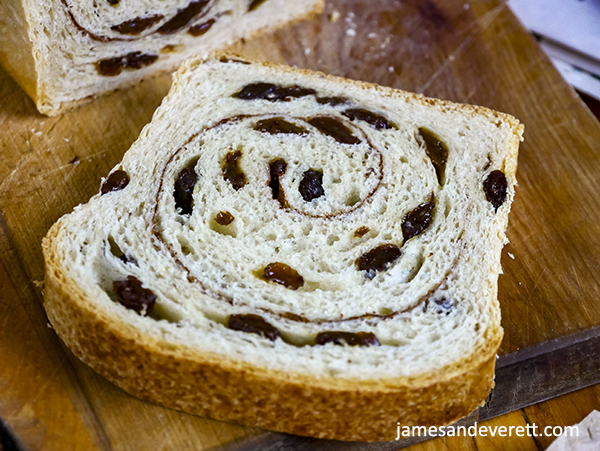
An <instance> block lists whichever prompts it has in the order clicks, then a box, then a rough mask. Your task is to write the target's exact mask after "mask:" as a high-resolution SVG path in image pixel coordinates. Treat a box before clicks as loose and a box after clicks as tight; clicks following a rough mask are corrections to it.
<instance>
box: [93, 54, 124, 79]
mask: <svg viewBox="0 0 600 451" xmlns="http://www.w3.org/2000/svg"><path fill="white" fill-rule="evenodd" d="M96 70H97V71H98V73H99V74H100V75H104V76H105V77H115V76H117V75H119V74H120V73H121V71H122V70H123V66H122V65H121V58H120V57H116V58H108V59H104V60H100V61H98V62H97V63H96Z"/></svg>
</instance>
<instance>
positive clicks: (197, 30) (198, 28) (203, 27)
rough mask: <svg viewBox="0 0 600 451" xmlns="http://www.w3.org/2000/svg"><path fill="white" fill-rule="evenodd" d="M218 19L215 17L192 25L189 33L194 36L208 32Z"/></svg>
mask: <svg viewBox="0 0 600 451" xmlns="http://www.w3.org/2000/svg"><path fill="white" fill-rule="evenodd" d="M216 21H217V20H216V19H214V18H213V19H210V20H207V21H206V22H202V23H199V24H196V25H192V26H191V27H190V29H189V30H188V33H189V34H191V35H192V36H202V35H203V34H206V33H207V32H208V30H210V28H211V27H212V26H213V25H214V24H215V22H216Z"/></svg>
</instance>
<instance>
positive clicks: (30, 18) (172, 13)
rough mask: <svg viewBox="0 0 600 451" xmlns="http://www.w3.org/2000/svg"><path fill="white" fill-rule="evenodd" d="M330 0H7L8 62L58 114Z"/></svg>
mask: <svg viewBox="0 0 600 451" xmlns="http://www.w3.org/2000/svg"><path fill="white" fill-rule="evenodd" d="M323 2H324V0H295V1H294V2H289V1H287V0H144V1H138V0H46V1H43V2H40V1H34V0H2V1H1V2H0V64H2V66H4V68H5V69H6V70H7V72H8V73H9V74H10V75H11V76H12V77H13V78H15V80H17V82H18V83H19V84H20V85H21V86H22V87H23V89H24V90H25V91H26V92H27V94H28V95H29V96H30V97H31V98H32V99H33V100H34V102H35V103H36V105H37V108H38V110H39V111H40V112H41V113H43V114H47V115H50V116H52V115H56V114H58V113H60V112H62V111H64V110H66V109H68V108H72V107H74V106H77V105H79V104H81V103H85V102H88V101H90V100H91V99H92V98H93V97H94V96H97V95H99V94H102V93H106V92H110V91H112V90H115V89H118V88H124V87H126V86H129V85H132V84H135V83H137V82H139V81H140V80H141V79H142V78H145V77H148V76H150V75H153V74H157V73H160V72H168V71H173V70H175V69H176V68H177V66H178V65H179V64H180V63H181V62H182V61H183V60H185V59H187V58H189V57H190V56H192V55H203V56H206V55H208V54H209V53H210V52H213V51H215V50H217V49H224V48H226V47H227V46H229V45H230V44H232V43H234V42H235V41H237V40H239V39H242V38H249V37H251V36H253V35H255V34H256V33H258V32H259V31H272V30H274V29H276V28H278V27H280V26H282V25H284V24H286V23H288V22H290V21H292V20H297V19H300V18H303V17H306V16H308V15H310V14H313V13H318V12H320V11H321V10H322V8H323Z"/></svg>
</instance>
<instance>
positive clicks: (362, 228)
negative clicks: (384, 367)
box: [354, 226, 371, 238]
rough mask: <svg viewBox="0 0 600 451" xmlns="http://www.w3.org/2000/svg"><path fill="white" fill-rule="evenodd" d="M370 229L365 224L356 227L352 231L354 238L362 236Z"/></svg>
mask: <svg viewBox="0 0 600 451" xmlns="http://www.w3.org/2000/svg"><path fill="white" fill-rule="evenodd" d="M370 230H371V229H369V228H368V227H366V226H360V227H359V228H358V229H356V230H355V231H354V237H355V238H362V237H363V236H365V235H366V234H367V233H369V231H370Z"/></svg>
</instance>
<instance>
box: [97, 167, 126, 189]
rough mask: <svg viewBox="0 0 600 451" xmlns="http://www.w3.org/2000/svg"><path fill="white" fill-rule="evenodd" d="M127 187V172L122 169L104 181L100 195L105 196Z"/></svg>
mask: <svg viewBox="0 0 600 451" xmlns="http://www.w3.org/2000/svg"><path fill="white" fill-rule="evenodd" d="M127 185H129V176H128V175H127V172H125V171H123V170H122V169H117V170H116V171H114V172H112V173H111V174H110V175H109V176H108V177H107V179H106V180H105V181H104V183H103V184H102V187H101V188H100V193H101V194H102V195H105V194H106V193H109V192H111V191H121V190H122V189H123V188H125V187H126V186H127Z"/></svg>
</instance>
